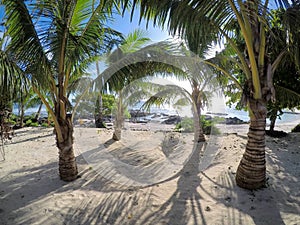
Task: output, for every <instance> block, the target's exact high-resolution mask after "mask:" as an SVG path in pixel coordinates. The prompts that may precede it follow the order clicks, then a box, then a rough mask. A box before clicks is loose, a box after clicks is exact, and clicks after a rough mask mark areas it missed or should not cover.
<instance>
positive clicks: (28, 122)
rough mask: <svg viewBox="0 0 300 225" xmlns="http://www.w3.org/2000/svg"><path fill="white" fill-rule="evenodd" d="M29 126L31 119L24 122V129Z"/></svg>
mask: <svg viewBox="0 0 300 225" xmlns="http://www.w3.org/2000/svg"><path fill="white" fill-rule="evenodd" d="M31 124H32V120H31V119H28V120H26V122H25V126H26V127H29V126H31Z"/></svg>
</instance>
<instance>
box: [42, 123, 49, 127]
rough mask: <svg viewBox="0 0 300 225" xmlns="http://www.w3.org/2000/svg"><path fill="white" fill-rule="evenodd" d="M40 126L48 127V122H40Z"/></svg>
mask: <svg viewBox="0 0 300 225" xmlns="http://www.w3.org/2000/svg"><path fill="white" fill-rule="evenodd" d="M41 126H42V127H49V125H48V123H42V124H41Z"/></svg>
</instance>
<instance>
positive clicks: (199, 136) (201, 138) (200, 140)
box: [194, 135, 206, 143]
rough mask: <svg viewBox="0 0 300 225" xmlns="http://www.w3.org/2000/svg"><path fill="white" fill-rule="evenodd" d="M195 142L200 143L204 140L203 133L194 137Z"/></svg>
mask: <svg viewBox="0 0 300 225" xmlns="http://www.w3.org/2000/svg"><path fill="white" fill-rule="evenodd" d="M194 140H195V141H196V142H198V143H200V142H206V138H205V136H204V135H197V136H196V137H195V139H194Z"/></svg>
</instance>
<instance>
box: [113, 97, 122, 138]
mask: <svg viewBox="0 0 300 225" xmlns="http://www.w3.org/2000/svg"><path fill="white" fill-rule="evenodd" d="M122 101H123V99H122V94H121V93H119V99H118V103H117V109H116V115H115V129H114V133H113V137H112V139H113V140H115V141H119V140H121V135H122V125H123V122H124V116H123V115H124V109H123V108H124V107H123V104H122Z"/></svg>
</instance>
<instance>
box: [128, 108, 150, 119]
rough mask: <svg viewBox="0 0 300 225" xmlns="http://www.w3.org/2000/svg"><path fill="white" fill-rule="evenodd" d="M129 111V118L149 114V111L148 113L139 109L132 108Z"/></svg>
mask: <svg viewBox="0 0 300 225" xmlns="http://www.w3.org/2000/svg"><path fill="white" fill-rule="evenodd" d="M129 113H130V116H131V118H133V117H145V116H148V115H150V114H151V113H148V112H144V111H141V110H134V109H132V110H130V111H129Z"/></svg>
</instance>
